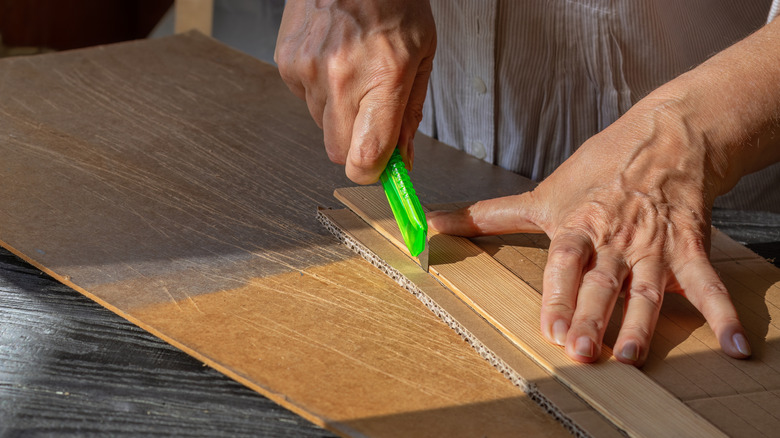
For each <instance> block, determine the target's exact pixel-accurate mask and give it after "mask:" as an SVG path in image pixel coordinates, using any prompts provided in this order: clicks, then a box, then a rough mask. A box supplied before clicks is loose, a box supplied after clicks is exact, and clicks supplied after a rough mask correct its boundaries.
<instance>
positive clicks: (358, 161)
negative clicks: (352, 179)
mask: <svg viewBox="0 0 780 438" xmlns="http://www.w3.org/2000/svg"><path fill="white" fill-rule="evenodd" d="M381 159H382V149H381V148H380V147H379V145H376V144H368V145H366V144H364V145H362V146H360V147H358V148H357V149H356V151H355V153H352V154H350V164H352V165H353V166H355V167H357V168H360V169H371V168H374V167H376V165H377V164H378V163H379V161H380V160H381Z"/></svg>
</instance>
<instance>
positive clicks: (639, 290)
mask: <svg viewBox="0 0 780 438" xmlns="http://www.w3.org/2000/svg"><path fill="white" fill-rule="evenodd" d="M629 294H630V296H631V299H636V298H641V299H643V300H646V301H648V302H649V303H650V304H651V305H652V306H653V307H654V308H657V309H658V308H660V307H661V303H663V298H664V292H663V290H661V288H659V287H658V286H656V285H653V284H650V283H639V284H633V285H631V290H630V291H629Z"/></svg>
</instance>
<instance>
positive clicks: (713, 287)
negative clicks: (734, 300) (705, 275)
mask: <svg viewBox="0 0 780 438" xmlns="http://www.w3.org/2000/svg"><path fill="white" fill-rule="evenodd" d="M701 298H702V299H704V300H707V301H709V300H711V299H721V298H729V291H728V290H727V289H726V286H724V285H723V283H721V282H719V281H709V282H707V283H705V284H704V285H703V286H702V288H701Z"/></svg>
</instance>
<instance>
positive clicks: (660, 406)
mask: <svg viewBox="0 0 780 438" xmlns="http://www.w3.org/2000/svg"><path fill="white" fill-rule="evenodd" d="M335 195H336V197H337V198H338V199H339V200H341V201H342V202H343V203H344V204H345V205H347V206H348V207H349V208H350V209H352V210H353V211H354V212H356V213H357V214H358V215H359V216H361V218H363V219H364V220H365V221H366V222H367V223H369V224H370V225H371V226H372V227H373V228H375V229H376V230H377V231H379V232H380V233H381V234H382V235H384V236H386V237H387V238H388V239H389V240H391V241H392V242H393V243H394V244H395V245H396V246H398V247H399V248H405V245H404V244H403V241H402V237H401V236H400V232H399V230H398V227H397V226H396V225H395V221H394V218H393V216H392V212H391V211H390V209H389V206H387V203H386V202H385V200H384V194H383V193H382V191H381V188H379V187H356V188H345V189H338V190H336V192H335ZM429 238H430V270H431V274H432V275H434V276H435V277H436V278H437V279H438V280H439V281H441V282H442V283H443V284H444V285H446V286H447V287H448V288H449V289H450V290H451V291H453V292H454V293H455V294H457V295H458V296H459V297H460V298H461V299H462V300H463V301H464V302H466V303H467V304H468V305H469V306H470V307H472V308H473V309H474V310H476V311H477V312H478V313H479V314H480V315H481V316H482V317H484V318H485V319H486V320H487V321H488V322H490V323H491V324H492V325H493V326H494V327H496V328H498V329H499V330H500V331H501V333H503V334H504V335H505V336H506V337H507V338H509V339H510V340H511V341H512V342H514V343H515V345H516V346H517V347H518V348H520V349H521V350H522V351H523V352H525V353H526V354H528V356H529V357H531V358H532V359H533V360H534V361H536V362H537V363H538V364H539V365H541V366H542V367H544V368H545V369H546V370H548V372H550V373H551V374H552V375H554V376H556V378H558V379H560V380H561V381H562V382H564V383H565V384H566V385H567V386H568V387H569V388H571V390H572V391H574V392H575V393H577V394H578V395H580V396H581V397H582V398H583V399H585V400H586V401H587V402H588V403H589V404H590V405H591V406H593V407H594V408H596V409H597V410H598V411H599V412H600V413H601V414H602V415H604V416H606V417H607V418H609V419H610V420H611V421H612V422H613V423H614V424H615V425H616V426H618V427H619V428H620V429H621V430H623V431H625V432H626V433H627V434H629V435H630V436H648V437H652V436H701V437H705V436H708V437H712V436H722V435H723V433H722V432H721V431H720V430H719V429H717V428H715V427H714V426H713V425H712V424H711V423H709V422H707V421H705V420H704V419H703V418H702V417H700V416H699V415H698V414H696V413H695V412H694V411H693V410H691V409H690V408H688V407H687V406H686V405H685V404H684V403H682V402H681V401H680V400H679V399H678V398H676V397H674V396H673V395H672V394H671V393H669V392H668V391H667V390H665V389H664V388H663V387H661V386H659V385H657V384H656V383H655V382H654V381H653V380H652V379H650V378H648V377H647V376H646V375H644V374H643V373H641V372H640V371H639V370H637V369H636V368H634V367H631V366H626V365H623V364H621V363H619V362H617V361H616V360H615V359H614V358H612V354H611V350H610V349H609V348H608V347H605V348H604V349H603V353H602V357H601V359H600V360H599V361H598V362H597V363H595V364H590V365H586V364H577V363H574V362H572V361H571V360H570V359H569V358H568V357H567V356H566V354H565V352H564V351H563V350H562V349H561V348H559V347H557V346H554V345H552V344H549V343H548V342H546V341H545V340H543V339H542V337H541V336H539V335H538V334H537V333H538V324H539V312H540V308H541V296H540V295H539V293H538V292H537V291H535V290H534V289H533V288H531V287H530V286H528V285H527V284H526V283H525V282H523V281H522V280H521V279H519V278H518V277H517V276H516V275H514V274H513V273H512V272H511V271H509V270H507V269H506V268H505V267H504V266H502V265H501V264H500V263H499V262H497V261H496V260H495V259H494V258H492V257H490V256H489V255H488V254H487V253H485V252H484V251H482V249H480V248H479V247H478V246H476V245H475V244H474V243H472V242H470V241H469V240H468V239H465V238H460V237H456V236H447V235H442V234H436V233H435V232H431V234H430V236H429ZM661 418H663V421H659V419H661Z"/></svg>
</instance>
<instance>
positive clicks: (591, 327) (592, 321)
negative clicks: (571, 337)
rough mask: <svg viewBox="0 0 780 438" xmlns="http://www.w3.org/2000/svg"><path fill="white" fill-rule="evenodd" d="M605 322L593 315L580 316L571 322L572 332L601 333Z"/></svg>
mask: <svg viewBox="0 0 780 438" xmlns="http://www.w3.org/2000/svg"><path fill="white" fill-rule="evenodd" d="M605 327H606V322H605V321H604V320H603V319H602V318H599V317H597V316H595V315H580V316H577V317H576V318H575V319H574V320H573V321H572V330H574V329H576V330H577V331H578V332H583V333H596V334H600V333H603V331H604V328H605Z"/></svg>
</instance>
